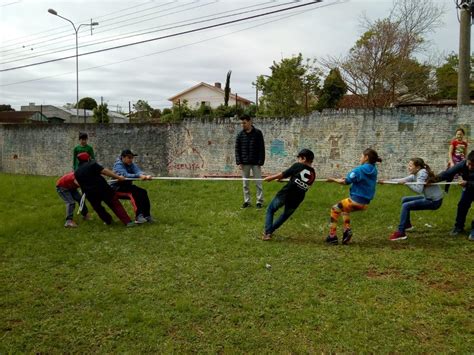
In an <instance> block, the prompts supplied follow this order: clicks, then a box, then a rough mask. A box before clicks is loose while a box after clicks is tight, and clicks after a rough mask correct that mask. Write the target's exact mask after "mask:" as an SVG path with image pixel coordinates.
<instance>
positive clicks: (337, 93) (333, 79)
mask: <svg viewBox="0 0 474 355" xmlns="http://www.w3.org/2000/svg"><path fill="white" fill-rule="evenodd" d="M346 92H347V85H346V83H345V82H344V80H342V77H341V73H340V71H339V69H337V68H334V69H331V70H330V72H329V74H328V76H327V77H326V79H325V80H324V84H323V89H322V90H321V95H320V96H319V100H318V103H317V105H316V109H317V110H320V111H321V110H323V109H325V108H335V107H336V106H337V104H338V102H339V101H340V100H341V99H342V97H343V96H344V95H345V93H346Z"/></svg>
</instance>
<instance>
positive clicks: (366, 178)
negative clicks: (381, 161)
mask: <svg viewBox="0 0 474 355" xmlns="http://www.w3.org/2000/svg"><path fill="white" fill-rule="evenodd" d="M346 184H347V185H351V184H352V186H351V189H350V192H349V194H350V197H351V199H352V200H353V201H355V202H357V203H360V204H363V205H368V204H369V203H370V200H372V199H373V198H374V195H375V186H376V185H377V167H376V166H375V165H374V164H369V163H365V164H362V165H359V166H358V167H357V168H355V169H354V170H352V171H351V172H349V174H347V176H346Z"/></svg>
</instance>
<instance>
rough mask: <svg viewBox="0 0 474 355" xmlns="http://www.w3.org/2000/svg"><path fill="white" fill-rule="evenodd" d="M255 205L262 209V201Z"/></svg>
mask: <svg viewBox="0 0 474 355" xmlns="http://www.w3.org/2000/svg"><path fill="white" fill-rule="evenodd" d="M255 207H257V209H261V208H262V207H263V205H262V204H261V203H257V205H256V206H255Z"/></svg>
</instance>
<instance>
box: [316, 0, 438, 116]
mask: <svg viewBox="0 0 474 355" xmlns="http://www.w3.org/2000/svg"><path fill="white" fill-rule="evenodd" d="M442 14H443V9H442V8H441V7H440V6H439V5H437V4H436V3H435V2H434V1H433V0H424V1H412V0H396V1H395V2H394V7H393V8H392V10H391V13H390V15H389V16H388V17H387V18H385V19H378V20H376V21H374V22H372V21H370V20H368V19H363V21H364V26H365V28H366V31H365V32H364V34H363V35H362V36H361V37H360V38H359V40H358V41H357V42H356V43H355V45H354V46H353V47H352V48H351V50H350V52H349V54H348V55H347V56H346V57H344V58H342V59H337V58H329V60H327V61H326V63H325V64H326V65H327V66H328V67H339V68H340V70H341V74H342V76H343V78H344V80H345V82H346V84H347V85H348V90H349V91H350V92H351V93H353V94H356V95H360V96H362V97H363V98H364V101H365V105H366V106H367V107H375V106H378V105H383V106H388V105H390V104H391V103H394V102H395V101H397V100H398V99H399V93H400V92H405V93H406V90H407V88H409V87H410V85H412V84H413V81H412V82H411V83H410V82H407V79H409V78H412V77H413V75H414V74H417V75H419V76H418V79H420V78H421V79H423V78H424V79H426V65H421V64H419V63H417V62H416V60H415V58H414V55H415V54H416V53H417V52H419V51H421V50H422V49H426V48H427V42H426V41H425V37H426V35H427V34H428V33H429V32H430V31H432V30H434V29H435V28H436V27H437V26H439V25H440V24H441V22H440V18H441V16H442ZM422 69H423V70H422ZM410 70H411V73H410ZM423 83H425V84H426V85H425V89H428V88H429V86H428V84H427V83H426V80H423ZM418 89H419V88H418ZM418 91H419V90H418Z"/></svg>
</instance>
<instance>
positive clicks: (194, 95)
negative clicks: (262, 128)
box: [168, 82, 252, 109]
mask: <svg viewBox="0 0 474 355" xmlns="http://www.w3.org/2000/svg"><path fill="white" fill-rule="evenodd" d="M224 94H225V93H224V90H223V89H222V87H221V83H215V84H214V86H212V85H209V84H206V83H202V82H201V83H199V84H197V85H195V86H193V87H191V88H189V89H186V90H184V91H182V92H180V93H179V94H176V95H174V96H172V97H170V98H169V99H168V100H169V101H171V102H173V105H178V104H179V103H180V102H181V103H183V102H184V101H187V102H188V105H189V107H190V108H193V109H194V108H199V107H200V106H201V105H207V106H210V107H212V108H216V107H218V106H219V105H223V104H224ZM236 103H237V104H238V105H239V106H244V107H245V106H248V105H250V104H251V103H252V101H250V100H247V99H246V98H243V97H241V96H239V95H238V94H232V93H230V94H229V106H232V105H235V104H236Z"/></svg>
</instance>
